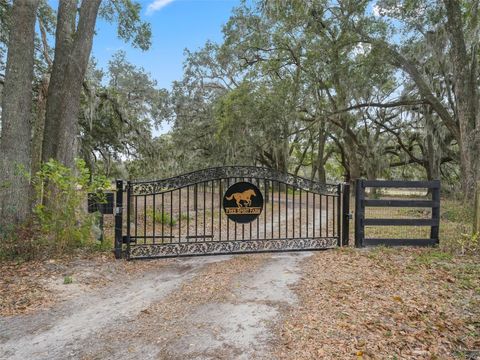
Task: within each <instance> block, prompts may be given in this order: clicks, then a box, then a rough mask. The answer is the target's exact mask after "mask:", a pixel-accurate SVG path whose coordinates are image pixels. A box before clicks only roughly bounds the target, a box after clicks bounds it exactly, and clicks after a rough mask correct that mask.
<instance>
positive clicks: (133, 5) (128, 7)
mask: <svg viewBox="0 0 480 360" xmlns="http://www.w3.org/2000/svg"><path fill="white" fill-rule="evenodd" d="M141 10H142V7H141V5H140V3H138V2H135V1H131V0H109V1H102V6H101V8H100V13H99V14H100V16H101V17H103V18H104V19H105V20H106V21H108V22H110V23H114V22H116V23H117V35H118V37H119V38H121V39H123V40H125V41H131V42H132V45H133V46H134V47H137V48H139V49H141V50H148V49H149V48H150V46H151V45H152V42H151V37H152V30H151V26H150V24H149V23H147V22H143V21H141V19H140V11H141Z"/></svg>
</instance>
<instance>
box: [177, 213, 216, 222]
mask: <svg viewBox="0 0 480 360" xmlns="http://www.w3.org/2000/svg"><path fill="white" fill-rule="evenodd" d="M207 215H208V214H207ZM210 215H211V214H210ZM179 219H180V220H185V221H186V220H192V217H191V216H190V214H188V213H182V214H181V215H180V217H179Z"/></svg>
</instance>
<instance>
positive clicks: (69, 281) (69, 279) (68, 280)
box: [63, 275, 73, 285]
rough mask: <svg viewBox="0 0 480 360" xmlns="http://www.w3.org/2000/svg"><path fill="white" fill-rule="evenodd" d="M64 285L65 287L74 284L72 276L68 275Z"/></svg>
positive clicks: (64, 279)
mask: <svg viewBox="0 0 480 360" xmlns="http://www.w3.org/2000/svg"><path fill="white" fill-rule="evenodd" d="M63 283H64V284H65V285H68V284H71V283H73V278H72V277H71V276H69V275H67V276H65V277H64V278H63Z"/></svg>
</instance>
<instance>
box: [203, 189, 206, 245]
mask: <svg viewBox="0 0 480 360" xmlns="http://www.w3.org/2000/svg"><path fill="white" fill-rule="evenodd" d="M206 186H207V182H206V181H204V182H203V234H202V235H203V241H205V240H206V237H205V235H207V233H206V232H205V229H206V227H205V225H206V224H205V222H206V218H205V216H206V214H205V212H206V210H207V205H206V200H205V196H206V195H205V191H206Z"/></svg>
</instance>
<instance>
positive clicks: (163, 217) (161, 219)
mask: <svg viewBox="0 0 480 360" xmlns="http://www.w3.org/2000/svg"><path fill="white" fill-rule="evenodd" d="M160 222H161V223H162V244H165V193H163V192H162V213H161V214H160Z"/></svg>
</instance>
